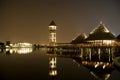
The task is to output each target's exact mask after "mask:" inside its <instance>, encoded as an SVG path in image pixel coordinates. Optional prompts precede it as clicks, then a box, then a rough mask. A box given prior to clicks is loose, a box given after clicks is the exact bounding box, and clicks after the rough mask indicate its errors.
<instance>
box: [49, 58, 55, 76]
mask: <svg viewBox="0 0 120 80" xmlns="http://www.w3.org/2000/svg"><path fill="white" fill-rule="evenodd" d="M49 67H50V71H49V75H50V76H56V75H57V58H56V57H50V58H49Z"/></svg>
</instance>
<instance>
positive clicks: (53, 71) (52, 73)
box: [49, 70, 57, 76]
mask: <svg viewBox="0 0 120 80" xmlns="http://www.w3.org/2000/svg"><path fill="white" fill-rule="evenodd" d="M49 75H50V76H56V75H57V70H51V71H50V72H49Z"/></svg>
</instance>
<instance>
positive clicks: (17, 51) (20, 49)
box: [6, 48, 33, 54]
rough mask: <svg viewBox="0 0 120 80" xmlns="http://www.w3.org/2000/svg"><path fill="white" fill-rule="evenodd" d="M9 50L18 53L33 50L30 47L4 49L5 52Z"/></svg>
mask: <svg viewBox="0 0 120 80" xmlns="http://www.w3.org/2000/svg"><path fill="white" fill-rule="evenodd" d="M7 51H9V52H10V53H18V54H27V53H31V52H32V51H33V49H32V48H12V49H6V52H7Z"/></svg>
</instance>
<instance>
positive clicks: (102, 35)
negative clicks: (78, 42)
mask: <svg viewBox="0 0 120 80" xmlns="http://www.w3.org/2000/svg"><path fill="white" fill-rule="evenodd" d="M111 39H115V35H114V34H112V33H111V32H110V31H109V30H108V29H107V27H106V26H105V25H104V24H103V23H100V25H98V26H97V27H95V29H93V30H92V31H91V32H90V34H89V37H88V38H87V40H111Z"/></svg>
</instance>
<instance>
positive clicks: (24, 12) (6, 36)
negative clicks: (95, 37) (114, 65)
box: [0, 0, 120, 44]
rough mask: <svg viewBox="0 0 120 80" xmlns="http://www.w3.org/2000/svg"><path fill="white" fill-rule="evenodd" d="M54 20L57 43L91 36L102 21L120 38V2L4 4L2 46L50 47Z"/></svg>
mask: <svg viewBox="0 0 120 80" xmlns="http://www.w3.org/2000/svg"><path fill="white" fill-rule="evenodd" d="M52 20H54V21H55V23H56V25H57V26H58V27H57V28H58V30H57V42H70V41H71V40H72V39H73V38H75V37H76V36H77V35H78V34H80V33H86V34H87V35H88V34H89V32H90V31H92V30H93V29H94V28H95V27H96V26H97V25H98V24H99V22H100V21H103V23H104V24H105V25H106V26H107V28H108V29H109V30H110V31H111V32H113V33H115V34H116V35H118V34H120V0H0V42H5V41H7V40H10V41H11V42H12V43H15V42H21V41H25V42H30V43H39V44H43V43H48V41H49V39H48V33H49V31H48V25H49V24H50V22H51V21H52Z"/></svg>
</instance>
